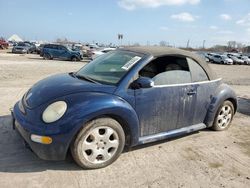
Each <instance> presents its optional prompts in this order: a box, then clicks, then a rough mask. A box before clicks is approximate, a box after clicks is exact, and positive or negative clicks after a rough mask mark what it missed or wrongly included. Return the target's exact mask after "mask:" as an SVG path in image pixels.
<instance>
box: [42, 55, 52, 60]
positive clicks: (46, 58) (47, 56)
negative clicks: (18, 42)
mask: <svg viewBox="0 0 250 188" xmlns="http://www.w3.org/2000/svg"><path fill="white" fill-rule="evenodd" d="M43 59H45V60H49V59H51V57H50V55H49V54H43Z"/></svg>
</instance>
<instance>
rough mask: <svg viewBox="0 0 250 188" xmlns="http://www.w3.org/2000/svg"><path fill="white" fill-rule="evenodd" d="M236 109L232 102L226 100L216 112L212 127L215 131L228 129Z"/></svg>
mask: <svg viewBox="0 0 250 188" xmlns="http://www.w3.org/2000/svg"><path fill="white" fill-rule="evenodd" d="M234 110H235V109H234V105H233V104H232V102H230V101H224V102H223V104H222V105H221V106H220V107H219V109H218V111H217V113H216V116H215V118H214V123H213V126H212V127H211V128H212V129H213V130H215V131H224V130H227V129H228V128H229V127H230V125H231V122H232V120H233V116H234Z"/></svg>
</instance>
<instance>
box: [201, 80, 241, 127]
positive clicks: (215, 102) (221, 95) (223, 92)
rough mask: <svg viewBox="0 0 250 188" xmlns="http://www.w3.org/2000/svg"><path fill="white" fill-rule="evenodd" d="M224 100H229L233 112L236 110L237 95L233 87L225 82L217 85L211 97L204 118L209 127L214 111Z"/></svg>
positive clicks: (211, 123)
mask: <svg viewBox="0 0 250 188" xmlns="http://www.w3.org/2000/svg"><path fill="white" fill-rule="evenodd" d="M225 100H230V101H231V102H232V103H233V105H234V107H235V109H234V110H235V112H236V110H237V97H236V94H235V92H234V91H233V89H232V88H231V87H230V86H229V85H227V84H224V83H223V84H221V85H219V86H218V87H217V89H216V91H215V93H214V95H213V97H212V98H211V102H210V105H209V107H208V112H207V115H206V118H205V122H204V123H205V124H206V125H207V126H208V127H211V126H212V125H213V122H214V118H215V115H216V112H217V111H218V109H219V107H220V106H221V105H222V103H223V102H224V101H225Z"/></svg>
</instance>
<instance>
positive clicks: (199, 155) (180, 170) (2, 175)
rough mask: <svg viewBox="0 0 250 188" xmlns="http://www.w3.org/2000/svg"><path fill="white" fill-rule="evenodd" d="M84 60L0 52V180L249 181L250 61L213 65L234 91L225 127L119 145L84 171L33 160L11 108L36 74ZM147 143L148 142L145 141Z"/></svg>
mask: <svg viewBox="0 0 250 188" xmlns="http://www.w3.org/2000/svg"><path fill="white" fill-rule="evenodd" d="M84 64H85V62H77V63H72V62H67V61H54V60H53V61H45V60H43V59H41V58H40V57H39V56H37V55H31V54H28V55H13V54H9V53H2V52H1V53H0V101H1V108H0V151H1V152H0V187H1V188H4V187H17V186H18V187H24V188H27V187H192V188H193V187H237V188H238V187H240V188H244V187H246V188H247V187H249V185H250V66H243V65H242V66H240V65H235V66H230V65H211V67H212V69H214V71H215V72H216V73H217V75H219V76H220V77H222V78H223V79H224V81H225V82H226V83H228V84H230V85H231V86H232V87H233V88H234V89H235V91H236V93H237V95H238V97H239V109H238V112H237V114H236V116H235V119H234V121H233V123H232V126H231V128H230V129H229V130H228V131H224V132H213V131H210V130H203V131H199V132H197V133H193V134H190V135H187V136H184V137H181V138H177V139H173V140H168V141H162V142H156V143H153V144H148V145H145V146H140V147H136V148H133V149H131V151H129V152H124V153H123V154H122V155H121V156H120V158H119V159H118V160H117V161H116V162H115V163H114V164H112V165H110V166H108V167H106V168H103V169H98V170H82V169H80V168H79V167H78V166H77V165H76V164H75V163H74V161H73V160H72V158H71V156H70V155H69V156H68V158H67V160H66V161H59V162H49V161H43V160H40V159H38V158H37V157H36V156H35V155H34V154H33V153H32V152H31V151H30V150H29V149H26V148H25V147H24V146H23V144H22V139H21V138H20V137H19V135H18V134H17V133H16V132H15V131H12V129H11V119H10V113H9V108H10V107H12V106H13V104H14V103H15V102H16V101H17V100H19V99H20V98H21V96H22V95H23V94H24V92H25V91H26V90H27V89H28V88H29V87H30V86H31V85H33V84H34V83H35V82H37V81H38V80H40V79H42V78H45V77H47V76H48V75H52V74H57V73H61V72H70V71H75V70H78V69H79V68H80V67H82V66H83V65H84ZM149 146H150V147H149Z"/></svg>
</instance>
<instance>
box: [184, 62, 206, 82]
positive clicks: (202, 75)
mask: <svg viewBox="0 0 250 188" xmlns="http://www.w3.org/2000/svg"><path fill="white" fill-rule="evenodd" d="M187 62H188V65H189V68H190V70H191V75H192V81H193V82H202V81H207V80H208V77H207V74H206V72H205V71H204V70H203V68H202V67H201V66H200V65H199V64H198V63H197V62H195V61H194V60H193V59H190V58H187Z"/></svg>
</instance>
